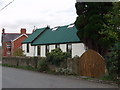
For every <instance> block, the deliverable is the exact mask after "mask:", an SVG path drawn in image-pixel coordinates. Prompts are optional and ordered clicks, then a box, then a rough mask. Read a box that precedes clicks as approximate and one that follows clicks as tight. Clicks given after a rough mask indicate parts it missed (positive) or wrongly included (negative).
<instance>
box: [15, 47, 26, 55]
mask: <svg viewBox="0 0 120 90" xmlns="http://www.w3.org/2000/svg"><path fill="white" fill-rule="evenodd" d="M23 52H24V51H23V50H22V49H21V48H18V49H17V50H16V51H14V53H13V56H25V55H24V54H23Z"/></svg>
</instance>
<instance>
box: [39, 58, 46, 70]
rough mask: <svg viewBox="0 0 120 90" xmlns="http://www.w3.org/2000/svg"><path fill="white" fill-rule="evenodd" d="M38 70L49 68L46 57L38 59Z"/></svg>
mask: <svg viewBox="0 0 120 90" xmlns="http://www.w3.org/2000/svg"><path fill="white" fill-rule="evenodd" d="M38 70H39V71H47V70H48V64H47V61H46V58H41V59H40V60H39V61H38Z"/></svg>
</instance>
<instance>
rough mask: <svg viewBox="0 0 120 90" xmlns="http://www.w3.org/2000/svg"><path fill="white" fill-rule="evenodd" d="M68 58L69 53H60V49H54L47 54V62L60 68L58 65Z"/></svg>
mask: <svg viewBox="0 0 120 90" xmlns="http://www.w3.org/2000/svg"><path fill="white" fill-rule="evenodd" d="M68 57H70V53H67V52H62V50H61V49H60V48H56V49H54V50H52V51H51V52H50V53H48V54H47V61H48V62H49V63H50V64H53V65H56V66H60V63H61V62H62V61H63V60H65V59H67V58H68Z"/></svg>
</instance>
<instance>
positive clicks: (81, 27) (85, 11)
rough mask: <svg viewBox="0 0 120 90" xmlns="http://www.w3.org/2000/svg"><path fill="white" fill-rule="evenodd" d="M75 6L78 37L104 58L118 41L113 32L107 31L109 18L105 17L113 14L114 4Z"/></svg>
mask: <svg viewBox="0 0 120 90" xmlns="http://www.w3.org/2000/svg"><path fill="white" fill-rule="evenodd" d="M75 6H76V10H77V14H78V17H77V19H76V21H75V25H76V28H77V29H78V32H77V35H78V37H79V38H80V40H82V41H83V43H84V44H85V45H86V46H87V47H88V48H89V49H93V50H95V51H97V52H98V53H100V54H101V55H102V56H104V55H105V54H106V53H107V49H108V48H110V47H111V46H112V44H113V43H114V42H115V39H116V37H114V36H115V35H113V34H114V33H113V32H109V31H106V26H108V18H107V17H105V16H106V14H108V13H109V12H111V10H112V7H113V4H112V2H77V3H76V5H75Z"/></svg>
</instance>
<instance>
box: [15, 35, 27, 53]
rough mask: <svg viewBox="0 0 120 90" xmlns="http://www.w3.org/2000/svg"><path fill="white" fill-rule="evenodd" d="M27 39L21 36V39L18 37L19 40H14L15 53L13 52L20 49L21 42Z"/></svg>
mask: <svg viewBox="0 0 120 90" xmlns="http://www.w3.org/2000/svg"><path fill="white" fill-rule="evenodd" d="M26 38H27V37H26V36H25V35H23V36H22V37H20V38H18V39H17V40H15V41H14V42H13V45H14V46H13V51H15V50H17V49H18V48H19V47H21V46H22V41H23V40H24V39H26Z"/></svg>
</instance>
